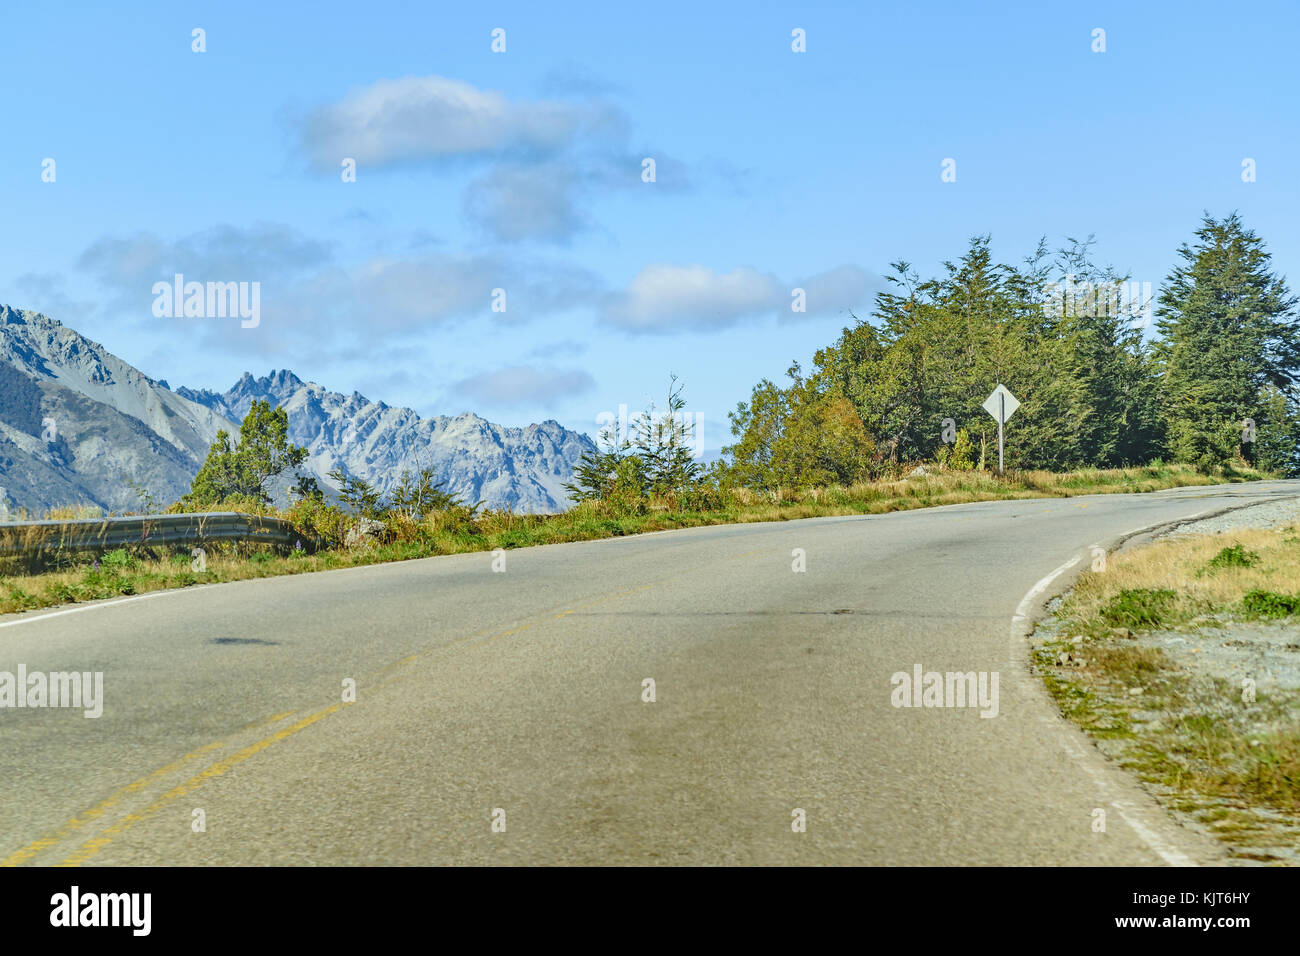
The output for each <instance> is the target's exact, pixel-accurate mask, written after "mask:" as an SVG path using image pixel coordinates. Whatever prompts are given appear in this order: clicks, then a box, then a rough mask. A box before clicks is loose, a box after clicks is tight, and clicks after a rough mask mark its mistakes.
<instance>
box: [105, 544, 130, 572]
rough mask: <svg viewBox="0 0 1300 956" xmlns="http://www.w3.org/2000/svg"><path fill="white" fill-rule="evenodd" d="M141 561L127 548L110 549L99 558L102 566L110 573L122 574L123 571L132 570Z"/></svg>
mask: <svg viewBox="0 0 1300 956" xmlns="http://www.w3.org/2000/svg"><path fill="white" fill-rule="evenodd" d="M139 563H140V562H139V561H137V560H136V558H135V557H134V556H133V555H132V554H130V553H129V552H128V551H127V550H126V549H125V548H117V549H115V550H113V551H109V552H107V553H106V554H104V556H103V557H101V558H100V559H99V564H100V567H102V568H103V569H104V571H105V572H107V573H109V574H121V573H122V572H123V571H130V570H132V569H134V568H135V567H137V566H138V565H139Z"/></svg>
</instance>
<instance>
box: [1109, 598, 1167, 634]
mask: <svg viewBox="0 0 1300 956" xmlns="http://www.w3.org/2000/svg"><path fill="white" fill-rule="evenodd" d="M1177 597H1178V596H1177V594H1175V593H1174V592H1173V591H1172V590H1170V589H1169V588H1159V589H1150V588H1134V589H1129V590H1124V591H1120V592H1119V594H1116V595H1115V596H1114V597H1113V598H1111V599H1110V601H1109V602H1108V603H1107V604H1106V606H1105V607H1103V608H1102V609H1101V617H1102V620H1104V621H1106V622H1107V623H1108V624H1111V625H1112V626H1114V627H1128V628H1143V627H1158V626H1160V624H1162V623H1163V622H1164V621H1165V620H1167V618H1168V616H1169V612H1170V611H1172V610H1173V608H1174V602H1175V601H1176V600H1177Z"/></svg>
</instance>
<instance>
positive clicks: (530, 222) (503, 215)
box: [465, 163, 585, 242]
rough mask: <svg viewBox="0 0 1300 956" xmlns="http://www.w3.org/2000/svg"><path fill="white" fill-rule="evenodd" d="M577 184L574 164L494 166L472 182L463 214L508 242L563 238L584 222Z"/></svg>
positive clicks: (571, 233)
mask: <svg viewBox="0 0 1300 956" xmlns="http://www.w3.org/2000/svg"><path fill="white" fill-rule="evenodd" d="M577 186H578V183H577V181H576V177H575V175H574V171H573V167H572V166H567V165H564V164H561V163H547V164H545V165H542V166H531V167H530V166H520V165H515V164H511V165H503V166H497V167H496V168H494V169H492V170H491V171H490V172H489V173H488V174H487V175H486V176H483V177H481V178H480V179H477V180H475V181H474V182H473V183H471V184H470V186H469V189H468V190H467V191H466V193H465V215H466V217H467V218H468V219H469V220H470V221H471V222H474V223H476V224H478V225H479V226H481V227H483V228H484V229H485V230H486V231H487V232H488V233H489V234H491V235H493V236H495V237H496V238H498V239H501V240H503V241H506V242H515V241H518V240H521V239H549V240H552V241H557V242H563V241H565V240H567V239H569V238H570V237H572V236H573V235H574V234H575V233H576V232H578V231H579V230H581V229H582V228H583V227H584V225H585V221H584V218H583V216H582V215H581V214H580V213H579V212H578V210H577V207H576V203H575V194H576V191H577Z"/></svg>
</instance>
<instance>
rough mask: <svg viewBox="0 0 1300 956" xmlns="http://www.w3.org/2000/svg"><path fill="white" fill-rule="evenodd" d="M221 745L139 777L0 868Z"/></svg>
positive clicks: (32, 853) (39, 850)
mask: <svg viewBox="0 0 1300 956" xmlns="http://www.w3.org/2000/svg"><path fill="white" fill-rule="evenodd" d="M222 743H223V742H222V741H220V740H218V741H216V742H215V743H211V744H206V745H204V746H202V747H200V748H199V749H198V750H195V751H193V752H191V753H187V754H186V755H185V756H184V757H181V758H180V759H178V760H174V761H172V762H171V763H169V764H168V765H167V766H165V767H161V768H159V769H158V770H155V771H154V772H153V773H151V774H149V775H148V776H145V777H141V778H140V779H139V780H136V781H135V782H133V783H128V784H127V785H126V786H125V787H123V788H122V789H120V790H118V791H116V792H115V793H113V794H111V795H110V796H108V797H106V798H105V799H104V800H102V801H100V802H99V803H97V804H95V805H94V806H93V807H91V808H90V809H89V810H87V811H86V812H85V813H82V814H81V815H79V816H76V817H73V818H72V819H71V820H69V821H68V822H67V823H65V824H64V825H63V826H61V827H59V829H57V830H55V831H54V832H53V833H51V834H50V835H49V836H47V837H43V838H41V839H39V840H33V841H32V842H31V843H29V844H27V846H25V847H23V848H22V849H21V850H17V851H15V852H14V853H11V854H10V855H9V856H7V857H5V858H4V859H3V860H0V866H18V865H19V864H20V863H25V862H26V861H28V860H30V859H31V858H32V857H34V856H38V855H39V854H40V853H42V852H44V851H45V850H47V849H49V848H50V847H52V846H54V845H55V844H56V843H59V842H61V841H63V840H66V839H67V838H68V837H69V836H71V835H72V834H73V833H75V832H76V831H77V830H79V829H81V828H82V827H83V826H85V825H86V824H87V823H90V822H91V821H93V820H97V819H98V818H99V817H102V816H103V815H104V814H105V813H107V812H108V811H109V810H111V809H113V808H114V807H115V806H117V805H118V804H119V803H121V802H122V800H123V799H124V798H125V797H128V796H130V795H131V794H133V793H139V792H140V791H141V790H143V789H144V788H145V787H147V786H148V785H149V784H151V783H153V782H154V781H155V780H157V779H158V778H159V777H163V776H166V775H167V774H169V773H171V772H173V771H175V770H179V769H180V768H181V767H183V766H185V764H187V763H189V762H190V761H191V760H195V759H197V758H199V757H201V756H203V755H204V754H206V753H210V752H211V751H213V750H216V749H217V748H219V747H221V746H222Z"/></svg>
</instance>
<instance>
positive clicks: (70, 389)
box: [0, 306, 592, 516]
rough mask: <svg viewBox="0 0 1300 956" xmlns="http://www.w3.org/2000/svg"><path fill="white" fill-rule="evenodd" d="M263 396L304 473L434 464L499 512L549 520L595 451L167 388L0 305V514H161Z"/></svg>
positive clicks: (575, 436)
mask: <svg viewBox="0 0 1300 956" xmlns="http://www.w3.org/2000/svg"><path fill="white" fill-rule="evenodd" d="M255 398H265V399H268V400H270V401H271V402H272V404H273V405H283V406H284V407H285V408H286V409H287V410H288V413H289V431H290V436H291V438H292V440H293V441H294V442H295V443H296V444H300V445H304V446H306V448H307V449H308V452H309V454H310V458H309V459H308V462H307V465H306V467H305V468H304V469H303V470H305V471H308V472H310V473H314V474H315V475H316V476H317V479H318V480H319V481H320V482H321V485H322V487H327V486H328V485H329V481H328V479H327V478H325V475H326V474H327V473H328V472H329V471H330V470H332V469H334V468H336V467H342V468H343V469H344V471H346V472H348V473H350V474H352V475H355V476H357V477H362V478H365V479H367V480H369V481H371V482H373V483H374V484H375V485H376V486H378V487H379V488H381V489H385V490H386V489H388V488H389V487H391V486H392V484H393V483H394V482H395V481H396V480H397V478H398V476H399V474H400V473H401V471H402V469H403V468H408V469H410V470H412V471H414V470H416V469H418V468H420V467H424V466H432V467H433V468H434V469H435V470H436V472H437V474H438V476H439V478H440V479H441V480H444V481H446V482H447V486H448V488H449V489H450V490H452V491H454V492H456V493H458V494H460V495H461V496H462V497H463V498H465V499H466V500H467V501H469V502H474V501H478V500H480V499H482V500H483V501H484V502H485V504H486V505H487V507H490V508H509V509H512V510H515V511H521V512H554V511H562V510H564V508H565V507H567V502H566V500H565V492H564V488H563V486H564V484H565V482H567V481H569V480H570V479H571V477H572V474H573V467H574V465H575V464H576V462H577V460H578V458H579V457H580V456H581V455H582V454H583V452H584V451H586V450H588V449H589V448H591V447H592V443H591V439H589V438H588V437H587V436H586V435H584V434H582V433H580V432H573V431H569V430H568V429H565V428H563V427H561V426H560V425H559V424H558V423H557V422H554V421H547V422H543V423H542V424H540V425H529V426H528V427H526V428H507V427H503V426H501V425H494V424H492V423H491V422H488V421H485V420H484V419H482V418H479V417H478V416H477V415H473V414H463V415H457V416H455V417H446V416H439V417H437V418H421V417H420V416H419V415H417V414H416V413H415V412H414V411H412V410H411V409H407V408H392V407H390V406H388V405H385V404H383V403H382V402H372V401H370V400H369V399H367V398H365V397H363V396H361V395H358V394H356V393H355V392H354V393H353V394H352V395H343V394H341V393H338V392H329V391H326V390H325V389H324V388H322V387H321V386H319V385H316V384H313V383H310V382H304V381H302V380H301V379H299V378H298V377H297V376H295V375H294V374H293V373H292V372H288V371H280V372H274V373H272V374H271V375H270V376H267V377H264V378H253V376H251V375H249V374H245V375H244V376H243V378H241V379H240V380H239V381H238V382H236V383H235V385H234V386H233V387H232V388H231V389H230V390H229V391H227V392H225V393H216V392H212V391H207V390H198V391H196V390H192V389H187V388H178V389H175V390H173V389H171V388H170V387H169V386H168V384H167V382H165V381H162V380H157V379H152V378H150V377H149V376H147V375H145V374H144V373H142V372H140V371H139V370H138V369H135V368H133V367H132V366H131V365H129V364H128V363H127V362H125V361H123V360H122V359H120V358H118V357H117V356H115V355H113V354H112V353H110V352H108V351H107V350H106V349H104V348H103V347H102V346H100V345H99V344H97V343H95V342H92V341H90V340H89V339H87V338H85V337H84V336H82V335H80V334H79V333H77V332H76V331H74V330H73V329H70V328H68V327H67V326H65V325H62V324H61V323H59V322H57V321H56V320H54V319H51V318H49V317H48V316H44V315H41V314H39V313H36V312H28V311H21V310H17V309H13V308H10V307H8V306H0V515H3V514H4V512H5V510H6V509H7V511H8V512H9V513H10V514H12V513H13V512H14V511H15V510H16V509H19V508H25V509H27V511H28V512H29V513H30V514H32V515H33V516H39V515H40V514H41V513H42V512H44V510H45V509H46V508H50V507H54V506H59V505H71V504H79V503H84V504H92V505H99V506H101V507H103V508H105V509H107V510H110V511H123V510H131V511H139V510H144V509H145V508H146V507H148V506H149V505H150V504H153V505H157V506H165V505H167V504H169V503H170V502H172V501H175V500H176V499H177V498H179V497H180V496H181V495H182V494H184V493H185V492H186V491H188V490H189V486H190V482H191V480H192V479H193V477H194V475H195V474H196V473H197V472H198V469H199V466H200V465H201V464H202V462H203V459H204V457H205V456H206V455H207V451H208V447H209V445H210V444H211V442H212V440H213V439H214V438H215V437H216V434H217V430H218V429H222V428H224V429H226V430H227V431H229V432H231V433H232V434H237V433H238V430H239V425H238V423H239V421H240V420H242V418H243V415H244V414H245V413H246V412H247V411H248V407H249V405H250V404H251V403H252V401H253V399H255Z"/></svg>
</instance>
